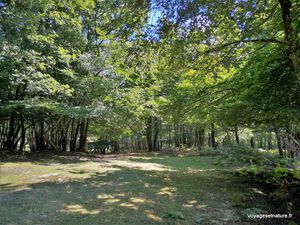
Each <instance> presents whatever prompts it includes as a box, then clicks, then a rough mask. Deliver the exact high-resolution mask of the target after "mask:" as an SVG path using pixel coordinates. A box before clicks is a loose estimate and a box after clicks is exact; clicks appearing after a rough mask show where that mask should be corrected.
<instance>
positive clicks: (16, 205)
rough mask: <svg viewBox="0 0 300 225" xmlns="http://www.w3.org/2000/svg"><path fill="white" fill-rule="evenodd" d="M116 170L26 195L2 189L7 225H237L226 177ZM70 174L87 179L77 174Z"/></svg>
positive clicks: (35, 186)
mask: <svg viewBox="0 0 300 225" xmlns="http://www.w3.org/2000/svg"><path fill="white" fill-rule="evenodd" d="M50 161H51V160H50ZM97 162H98V163H99V161H97ZM37 163H40V162H37ZM50 163H57V164H59V163H60V161H59V160H56V161H54V162H52V161H51V162H50ZM63 163H64V162H63ZM69 163H70V162H69ZM72 163H74V161H72ZM132 163H136V162H132ZM46 165H48V162H47V164H46ZM153 165H156V164H153V163H150V167H151V166H153ZM111 167H112V169H114V170H113V171H108V172H104V173H103V172H94V171H93V172H91V173H90V176H89V177H88V178H81V179H71V180H70V179H63V177H62V178H61V177H60V178H61V179H59V177H54V178H55V179H51V176H50V177H47V179H48V180H45V181H40V182H36V183H32V184H28V185H26V186H25V187H24V188H25V189H22V188H21V187H16V186H11V185H12V184H10V183H6V184H1V190H3V191H2V192H1V193H0V195H1V206H0V218H1V220H2V222H1V224H120V225H122V224H199V223H200V222H201V221H202V220H203V218H204V220H208V217H214V219H215V220H216V221H219V222H224V221H225V222H226V221H227V222H228V224H232V223H234V222H235V221H236V220H237V217H236V216H233V214H234V213H233V212H231V214H232V215H230V216H232V217H230V216H229V217H230V218H228V216H226V215H223V213H222V207H225V205H226V201H227V200H226V199H225V196H224V193H223V192H222V191H221V192H220V190H222V188H223V187H222V185H223V184H224V183H223V181H224V179H223V178H222V177H221V176H220V177H214V179H215V182H214V183H212V182H211V181H212V178H211V177H209V176H206V175H205V176H203V175H198V176H195V175H193V174H191V175H187V174H185V175H183V174H178V173H176V172H174V171H168V170H165V171H160V170H157V171H155V170H154V171H153V170H141V169H140V168H128V165H127V164H125V165H122V164H121V165H114V164H112V165H111ZM68 172H69V173H74V174H83V173H86V171H85V170H82V169H76V168H70V169H69V170H68ZM208 190H210V191H211V192H208ZM221 199H222V200H224V202H219V201H220V200H221ZM227 213H228V212H227ZM177 214H179V215H181V214H182V215H183V218H182V217H181V216H180V217H178V218H177V217H176V215H177ZM174 215H175V216H174ZM203 215H207V216H204V217H203ZM197 221H198V222H199V223H198V222H197ZM202 224H205V223H202Z"/></svg>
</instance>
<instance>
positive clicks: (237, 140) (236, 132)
mask: <svg viewBox="0 0 300 225" xmlns="http://www.w3.org/2000/svg"><path fill="white" fill-rule="evenodd" d="M234 135H235V141H236V144H237V145H239V144H240V137H239V129H238V126H237V125H235V126H234Z"/></svg>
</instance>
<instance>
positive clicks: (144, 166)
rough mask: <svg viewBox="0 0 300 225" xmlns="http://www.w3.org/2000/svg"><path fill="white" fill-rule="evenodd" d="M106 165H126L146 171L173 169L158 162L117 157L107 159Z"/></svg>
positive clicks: (126, 166) (129, 167)
mask: <svg viewBox="0 0 300 225" xmlns="http://www.w3.org/2000/svg"><path fill="white" fill-rule="evenodd" d="M105 165H106V166H117V167H125V168H128V169H139V170H144V171H173V170H172V169H171V168H170V167H167V166H164V165H162V164H158V163H148V162H136V161H127V160H117V159H112V160H109V161H106V163H105Z"/></svg>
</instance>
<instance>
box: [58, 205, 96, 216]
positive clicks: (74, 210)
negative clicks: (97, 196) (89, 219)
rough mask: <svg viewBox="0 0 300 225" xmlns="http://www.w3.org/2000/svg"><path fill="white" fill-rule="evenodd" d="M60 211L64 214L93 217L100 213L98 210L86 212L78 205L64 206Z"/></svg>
mask: <svg viewBox="0 0 300 225" xmlns="http://www.w3.org/2000/svg"><path fill="white" fill-rule="evenodd" d="M60 211H61V212H64V213H79V214H86V215H95V214H98V213H100V209H93V210H88V209H86V208H84V207H83V206H82V205H79V204H73V205H65V206H64V208H63V209H62V210H60Z"/></svg>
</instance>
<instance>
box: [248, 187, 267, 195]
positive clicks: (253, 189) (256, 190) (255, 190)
mask: <svg viewBox="0 0 300 225" xmlns="http://www.w3.org/2000/svg"><path fill="white" fill-rule="evenodd" d="M251 190H252V191H253V192H254V193H256V194H260V195H267V194H266V193H264V192H263V191H261V190H259V189H257V188H251Z"/></svg>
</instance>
